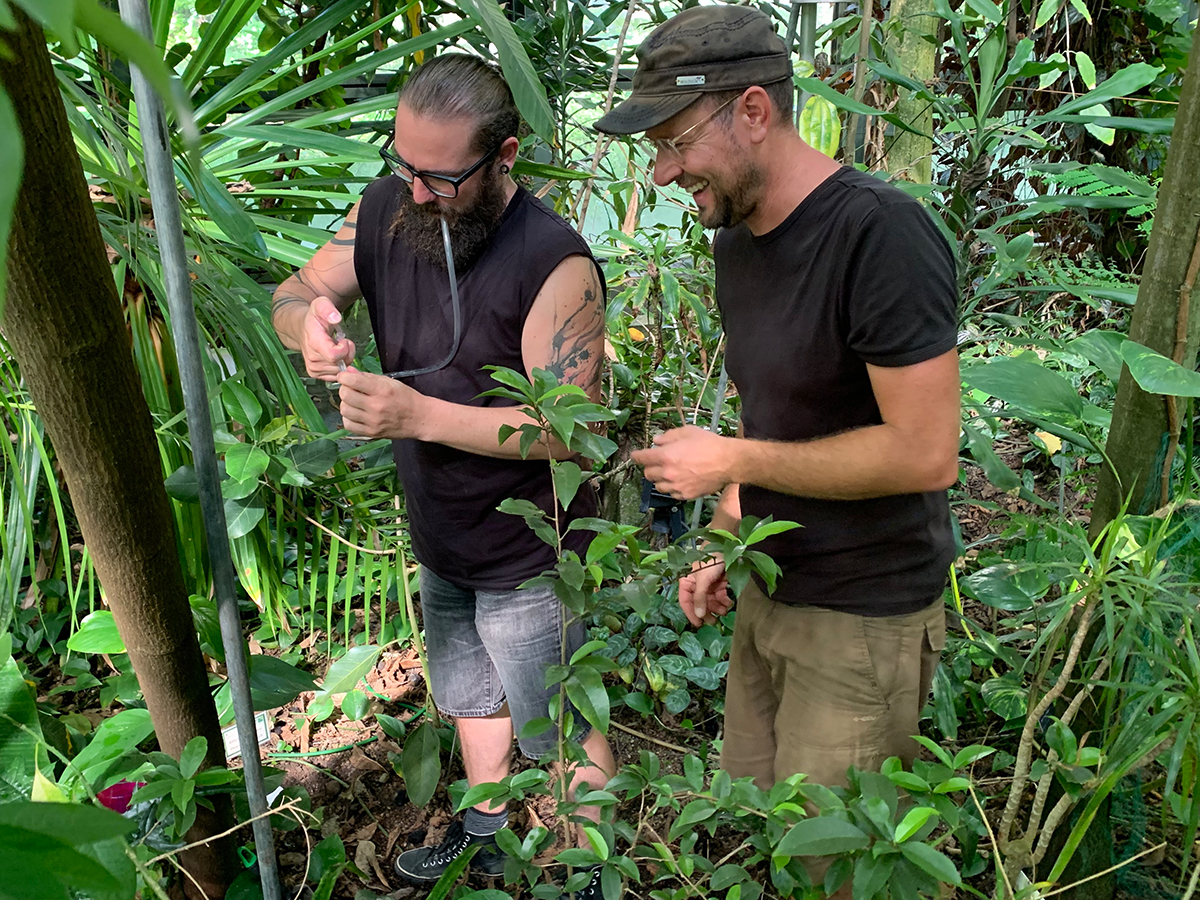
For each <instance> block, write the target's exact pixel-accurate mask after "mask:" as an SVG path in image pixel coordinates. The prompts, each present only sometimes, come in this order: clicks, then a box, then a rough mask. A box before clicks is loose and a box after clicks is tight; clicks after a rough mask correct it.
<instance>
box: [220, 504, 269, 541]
mask: <svg viewBox="0 0 1200 900" xmlns="http://www.w3.org/2000/svg"><path fill="white" fill-rule="evenodd" d="M265 514H266V509H265V508H264V507H263V505H262V503H260V502H259V501H258V500H257V499H256V498H254V497H245V498H241V499H237V500H234V499H230V500H226V501H225V530H226V531H227V532H228V533H229V538H230V540H237V539H238V538H240V537H245V536H246V535H248V534H249V533H250V532H251V531H253V530H254V527H255V526H256V525H258V523H259V522H261V521H262V517H263V516H264V515H265Z"/></svg>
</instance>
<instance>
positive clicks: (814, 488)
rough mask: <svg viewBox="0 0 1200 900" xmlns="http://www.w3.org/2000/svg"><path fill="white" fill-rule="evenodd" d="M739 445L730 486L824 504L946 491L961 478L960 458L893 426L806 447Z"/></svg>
mask: <svg viewBox="0 0 1200 900" xmlns="http://www.w3.org/2000/svg"><path fill="white" fill-rule="evenodd" d="M730 440H734V441H736V446H735V447H733V448H732V449H733V452H732V453H731V454H730V457H731V464H730V467H729V472H728V477H729V480H730V482H731V483H740V484H754V485H758V486H760V487H764V488H767V489H769V490H773V491H779V492H780V493H784V494H793V495H796V496H800V497H815V498H818V499H823V500H863V499H867V498H870V497H886V496H891V495H894V494H912V493H920V492H924V491H934V490H943V489H945V488H947V487H949V486H950V485H951V484H953V483H954V480H955V479H956V478H957V476H958V461H957V453H947V452H944V450H943V451H939V450H938V449H937V448H934V447H930V446H928V443H927V442H924V441H921V440H918V439H915V438H914V436H913V435H906V434H903V433H901V432H900V431H899V430H898V429H897V428H895V427H893V426H891V425H887V424H884V425H872V426H868V427H866V428H859V429H856V430H854V431H846V432H843V433H841V434H836V435H831V436H830V437H826V438H818V439H817V440H812V441H804V442H783V441H779V442H776V441H759V440H746V439H736V438H731V439H730Z"/></svg>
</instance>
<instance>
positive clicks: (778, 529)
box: [746, 520, 800, 547]
mask: <svg viewBox="0 0 1200 900" xmlns="http://www.w3.org/2000/svg"><path fill="white" fill-rule="evenodd" d="M799 527H800V525H799V524H797V523H796V522H788V521H786V520H784V521H779V522H759V523H758V524H757V525H755V526H754V530H753V531H751V532H750V535H749V537H747V538H746V546H747V547H749V546H750V545H752V544H757V543H758V542H759V541H763V540H766V539H767V538H769V537H772V536H774V535H776V534H783V533H784V532H785V531H792V530H793V529H795V528H799Z"/></svg>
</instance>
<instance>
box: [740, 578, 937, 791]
mask: <svg viewBox="0 0 1200 900" xmlns="http://www.w3.org/2000/svg"><path fill="white" fill-rule="evenodd" d="M945 643H946V614H945V607H944V606H943V603H942V599H941V598H940V597H939V598H938V599H937V600H936V601H935V602H934V603H932V604H930V606H929V607H928V608H927V609H924V610H920V611H919V612H915V613H910V614H907V615H901V616H890V617H884V618H872V617H868V616H858V615H853V614H851V613H845V612H838V611H836V610H831V609H822V608H820V607H816V606H789V605H787V604H784V603H777V602H775V601H774V600H771V599H769V598H768V597H766V596H765V595H764V594H763V592H762V591H761V590H760V589H759V588H758V587H757V586H756V585H755V584H754V582H753V581H751V582H750V583H749V584H747V586H746V588H745V589H744V590H743V591H742V594H741V596H740V597H739V598H738V601H737V618H736V624H735V625H734V632H733V649H732V651H731V654H730V660H729V674H728V676H727V685H726V696H725V741H724V744H723V745H722V751H721V765H722V767H723V768H724V769H725V770H726V771H728V772H729V774H730V775H732V776H733V777H735V778H741V777H744V776H747V775H751V776H753V777H754V780H755V783H756V784H757V785H759V787H762V788H769V787H770V786H771V785H772V784H774V783H775V781H777V780H782V779H784V778H786V777H788V776H789V775H794V774H796V773H798V772H802V773H804V774H805V775H808V776H809V780H810V781H815V782H817V783H819V784H824V785H829V786H834V785H845V784H846V769H847V768H848V767H849V766H852V765H853V766H857V767H858V768H860V769H876V770H877V769H878V768H879V766H880V765H881V764H882V763H883V761H884V760H885V759H887V758H888V757H889V756H899V757H900V758H901V759H902V760H904V762H905V765H908V764H909V763H911V762H912V759H913V757H914V756H915V755H916V751H917V746H918V745H917V743H916V742H915V741H914V740H913V739H912V735H914V734H918V733H919V728H918V722H919V719H920V715H921V709H922V707H923V706H924V705H925V701H926V699H927V698H928V696H929V690H930V687H931V686H932V684H933V673H934V670H935V669H936V668H937V664H938V659H939V657H940V656H941V651H942V648H943V647H944V646H945Z"/></svg>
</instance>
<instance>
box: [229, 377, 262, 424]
mask: <svg viewBox="0 0 1200 900" xmlns="http://www.w3.org/2000/svg"><path fill="white" fill-rule="evenodd" d="M221 402H222V403H224V404H225V411H226V412H227V413H229V417H230V418H231V419H233V421H235V422H237V423H239V424H241V425H246V426H247V427H249V428H253V427H254V426H255V425H257V424H258V423H259V421H261V420H262V416H263V408H262V404H261V403H259V402H258V398H257V397H255V396H254V392H253V391H252V390H250V388H248V387H246V386H245V385H244V384H242V383H240V382H237V381H233V380H228V381H225V382H223V383H222V384H221Z"/></svg>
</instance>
